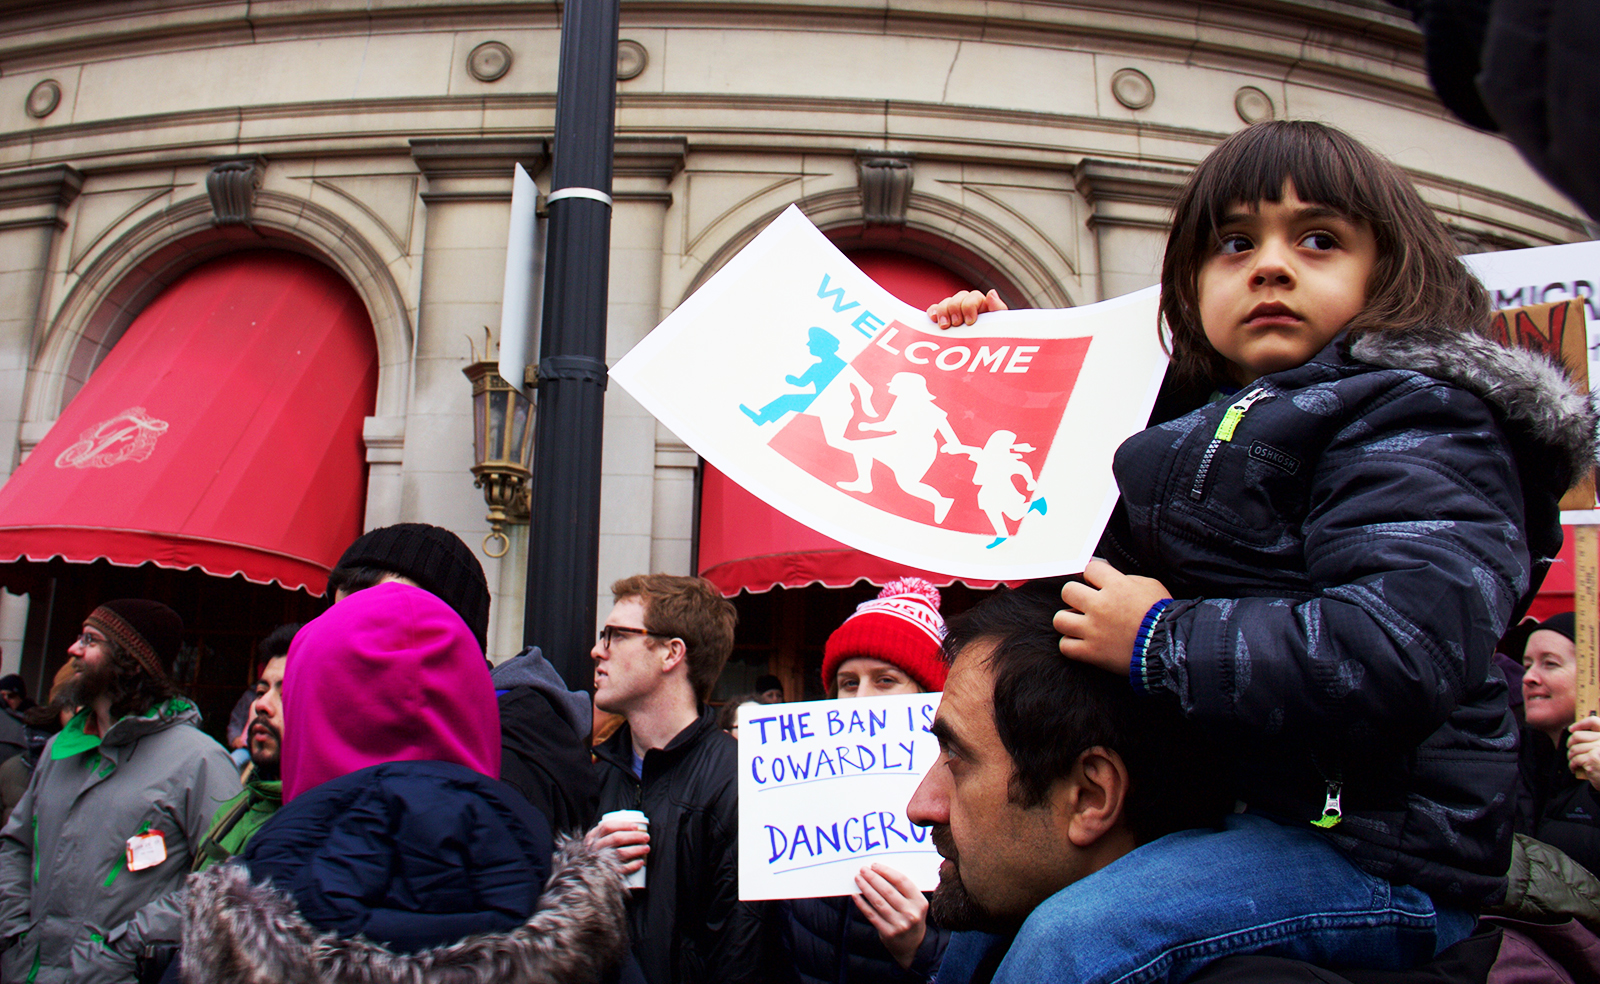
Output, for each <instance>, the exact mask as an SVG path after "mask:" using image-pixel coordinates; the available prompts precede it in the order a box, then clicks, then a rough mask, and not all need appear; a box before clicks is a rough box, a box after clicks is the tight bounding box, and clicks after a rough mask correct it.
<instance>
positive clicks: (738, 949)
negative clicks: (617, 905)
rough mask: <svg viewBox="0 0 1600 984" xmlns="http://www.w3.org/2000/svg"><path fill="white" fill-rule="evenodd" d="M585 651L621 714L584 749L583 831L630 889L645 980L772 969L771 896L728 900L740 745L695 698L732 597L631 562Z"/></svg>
mask: <svg viewBox="0 0 1600 984" xmlns="http://www.w3.org/2000/svg"><path fill="white" fill-rule="evenodd" d="M611 593H612V594H613V595H614V596H615V597H616V604H615V605H614V606H613V607H612V609H611V613H610V614H609V615H608V616H606V621H605V625H604V627H602V628H601V630H600V638H599V641H598V642H596V643H595V646H594V649H592V650H591V651H590V653H589V655H590V656H591V657H592V658H593V659H594V664H595V667H594V688H595V693H594V701H595V706H597V707H599V708H600V709H601V710H603V711H610V712H612V713H613V714H620V715H622V716H623V717H624V718H625V719H626V723H625V724H624V725H623V726H622V727H621V728H620V729H618V730H617V732H616V734H614V735H612V736H611V738H610V739H608V740H607V741H606V742H605V743H604V744H602V745H601V746H599V747H598V748H597V749H595V759H596V762H595V767H596V769H598V770H599V774H600V812H601V813H602V814H604V813H609V812H611V811H614V810H639V811H641V812H643V813H644V815H645V816H646V817H647V818H648V820H649V830H648V832H646V831H642V830H639V829H637V826H636V824H635V823H634V822H632V821H618V820H604V821H602V822H601V824H600V825H599V826H598V827H596V828H595V830H594V832H593V833H592V834H591V837H593V838H595V839H596V840H597V841H598V843H599V844H600V845H601V846H606V847H615V848H617V849H618V850H619V853H620V854H621V856H622V858H623V860H624V861H626V862H627V867H626V868H625V869H624V870H626V871H629V872H632V871H637V870H638V869H639V868H640V867H641V866H644V867H645V870H646V879H647V883H648V887H646V888H645V889H644V890H642V891H639V890H635V891H634V892H632V893H631V898H630V899H629V902H628V920H629V927H628V929H629V937H630V938H631V939H632V941H633V954H634V956H635V958H637V960H638V962H639V966H640V968H641V969H642V970H643V971H644V976H645V979H646V980H648V981H649V982H650V984H698V982H702V981H705V982H711V981H715V982H719V984H720V982H729V984H737V982H741V981H757V980H767V979H770V978H772V977H773V976H774V975H775V974H776V973H777V969H778V967H779V961H781V956H780V955H779V953H778V951H777V948H776V943H777V936H776V932H775V929H776V926H777V921H776V920H775V919H773V918H771V916H772V914H771V913H770V912H769V911H768V909H770V906H767V905H763V904H747V903H742V902H740V901H739V866H738V862H739V856H738V855H739V852H738V834H739V822H738V819H739V817H738V791H739V785H738V779H737V770H738V746H737V745H736V744H735V743H734V740H733V739H732V738H730V737H728V735H727V734H726V733H724V732H723V731H722V729H720V728H719V727H717V712H716V709H715V708H713V707H709V706H707V704H706V699H707V698H708V697H710V696H711V688H712V687H713V686H714V685H715V684H716V682H717V676H718V675H719V674H720V673H721V672H722V667H723V664H724V663H726V662H727V660H728V654H729V653H730V652H732V650H733V626H734V621H735V615H734V610H733V606H732V605H731V604H729V603H728V602H727V601H726V600H724V599H723V598H722V596H721V595H719V594H718V593H717V589H716V588H714V587H712V586H711V583H710V582H709V581H706V580H705V579H703V578H698V577H674V576H672V575H668V574H641V575H636V576H634V577H629V578H624V579H622V580H620V581H618V582H617V583H615V584H613V585H612V586H611Z"/></svg>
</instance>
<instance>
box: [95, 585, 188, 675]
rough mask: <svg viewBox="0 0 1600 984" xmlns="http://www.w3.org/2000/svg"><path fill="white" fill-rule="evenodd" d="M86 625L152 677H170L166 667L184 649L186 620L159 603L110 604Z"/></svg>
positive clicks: (121, 601) (122, 601)
mask: <svg viewBox="0 0 1600 984" xmlns="http://www.w3.org/2000/svg"><path fill="white" fill-rule="evenodd" d="M83 624H84V625H89V626H93V627H94V628H96V629H98V630H100V634H101V635H103V636H105V637H106V638H107V639H109V640H111V641H112V642H113V643H115V644H116V646H117V648H119V649H121V650H122V651H123V652H125V653H127V654H128V655H130V656H132V657H133V658H134V659H136V660H138V661H139V665H140V666H142V667H144V671H145V672H146V673H148V674H150V675H151V676H153V677H165V676H166V675H167V671H166V667H168V666H171V665H172V661H173V660H174V659H176V658H177V656H178V647H179V646H181V645H183V619H181V618H179V617H178V613H177V612H175V611H173V610H172V609H170V608H168V607H167V606H166V605H163V604H162V603H161V602H159V601H147V600H145V599H143V598H118V599H117V600H116V601H108V602H106V603H105V604H103V605H101V606H100V607H99V608H96V609H95V610H94V611H92V612H90V613H89V617H88V618H86V619H84V620H83Z"/></svg>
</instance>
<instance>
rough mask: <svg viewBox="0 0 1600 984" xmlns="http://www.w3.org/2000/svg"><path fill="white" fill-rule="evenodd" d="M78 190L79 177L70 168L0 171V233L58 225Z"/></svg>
mask: <svg viewBox="0 0 1600 984" xmlns="http://www.w3.org/2000/svg"><path fill="white" fill-rule="evenodd" d="M82 189H83V174H82V173H81V172H79V171H78V169H77V168H75V167H73V166H72V165H70V164H52V165H50V166H49V167H32V168H28V169H26V170H19V171H0V229H15V228H20V227H23V226H40V225H58V224H60V222H61V213H62V211H63V210H65V209H66V207H67V206H68V205H71V204H72V202H73V199H75V198H77V197H78V192H79V191H81V190H82Z"/></svg>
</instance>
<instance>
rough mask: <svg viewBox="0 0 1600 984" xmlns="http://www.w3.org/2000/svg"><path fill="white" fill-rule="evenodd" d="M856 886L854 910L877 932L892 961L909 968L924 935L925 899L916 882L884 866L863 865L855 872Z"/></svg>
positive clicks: (926, 906)
mask: <svg viewBox="0 0 1600 984" xmlns="http://www.w3.org/2000/svg"><path fill="white" fill-rule="evenodd" d="M856 887H857V888H858V889H860V892H859V893H857V895H856V896H855V901H856V908H858V909H860V910H861V914H862V915H864V916H866V917H867V922H870V923H871V924H872V928H873V929H876V930H877V931H878V938H879V939H880V940H882V941H883V946H884V949H886V950H888V951H889V955H890V956H891V957H894V959H895V962H896V963H898V964H899V965H900V966H901V968H902V969H904V968H909V967H910V966H911V961H912V960H913V959H914V958H915V957H916V955H917V947H919V946H921V945H922V938H923V937H924V936H926V935H927V933H928V899H927V897H926V896H924V895H923V894H922V891H921V890H920V889H918V888H917V883H916V882H914V881H912V880H911V879H910V878H908V877H907V876H906V875H904V874H903V873H901V872H899V871H896V870H895V869H893V868H891V867H889V866H888V865H886V864H868V865H863V866H862V868H861V870H860V871H858V872H856Z"/></svg>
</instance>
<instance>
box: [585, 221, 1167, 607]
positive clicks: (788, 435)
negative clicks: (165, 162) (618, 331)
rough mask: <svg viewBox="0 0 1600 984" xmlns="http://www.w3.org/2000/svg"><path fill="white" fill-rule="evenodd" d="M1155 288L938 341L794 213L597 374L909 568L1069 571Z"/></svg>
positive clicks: (1127, 425)
mask: <svg viewBox="0 0 1600 984" xmlns="http://www.w3.org/2000/svg"><path fill="white" fill-rule="evenodd" d="M1156 324H1157V313H1156V291H1155V289H1154V288H1151V289H1149V290H1145V291H1140V292H1138V293H1135V294H1130V295H1128V296H1126V297H1122V298H1118V299H1116V300H1113V301H1106V302H1102V303H1100V304H1093V305H1088V306H1085V307H1079V308H1071V309H1067V310H1051V311H1013V312H1003V313H996V314H990V315H985V316H984V317H983V318H981V319H980V320H979V323H978V324H977V325H974V326H970V327H967V328H961V329H955V330H952V331H944V332H941V331H939V330H938V329H937V328H936V327H934V325H933V324H932V323H931V322H929V320H928V318H927V316H926V315H925V314H924V312H922V311H920V310H918V309H916V308H913V307H911V306H910V305H908V304H905V303H904V302H902V301H900V300H898V299H896V298H895V297H894V296H893V295H892V294H890V293H888V292H887V291H886V290H884V289H883V288H881V287H879V286H878V285H877V284H875V283H873V281H872V280H871V279H870V278H868V277H867V276H866V275H865V274H863V273H862V272H861V271H859V270H857V269H856V268H855V267H854V266H853V265H851V263H850V262H849V260H847V259H846V258H845V257H844V255H843V254H842V253H840V252H839V251H838V249H836V248H835V247H834V246H833V244H832V243H830V242H828V240H827V237H825V236H823V235H822V233H821V232H819V231H818V230H817V229H816V227H814V226H813V225H811V223H810V222H808V221H807V220H806V218H805V217H804V216H803V215H802V214H801V213H800V211H799V210H798V209H796V208H793V207H791V208H790V209H789V210H788V211H786V212H784V213H783V214H782V215H781V216H779V217H778V218H777V219H776V220H775V221H773V223H772V224H771V225H770V226H768V227H767V229H766V230H764V231H763V232H762V233H761V234H760V235H759V236H757V237H756V238H755V239H754V240H753V241H752V242H751V243H750V245H748V246H746V247H745V248H744V249H743V250H742V251H741V252H740V253H739V255H738V256H736V257H734V258H733V259H732V260H730V261H729V262H728V264H727V265H726V266H725V267H723V269H722V270H720V271H718V273H717V274H716V276H714V277H712V278H711V279H710V280H709V281H707V282H706V284H705V285H704V286H702V287H701V288H700V290H698V291H696V292H695V294H694V295H693V296H692V297H690V298H689V299H688V300H687V301H685V302H684V303H683V304H682V305H681V306H679V308H678V309H677V310H676V311H675V312H673V313H672V315H671V316H669V317H668V318H667V319H666V320H665V321H663V322H662V323H661V324H660V325H659V326H658V327H657V328H656V330H655V331H653V332H652V333H651V334H650V335H649V336H648V337H646V338H645V339H644V340H643V341H642V342H640V343H639V344H638V345H637V346H635V347H634V349H633V351H631V352H630V353H629V354H628V355H627V357H626V358H624V359H623V360H622V361H621V362H619V363H618V364H617V365H616V366H615V367H614V368H613V369H612V370H611V378H612V379H614V380H616V381H617V382H618V383H619V384H620V385H621V386H622V387H623V388H625V389H626V390H627V391H628V393H629V394H630V395H632V396H633V397H634V398H635V399H636V400H638V401H639V402H640V403H641V404H642V405H643V406H644V407H645V409H647V410H649V411H650V412H651V413H653V414H654V415H655V416H656V417H657V419H659V420H660V421H661V422H662V423H664V424H666V425H667V426H668V427H670V428H671V429H672V430H673V431H674V432H675V433H676V434H677V435H678V436H679V437H681V438H682V439H683V440H684V441H686V442H687V443H688V444H689V446H690V447H692V448H694V449H695V450H696V451H697V452H699V453H700V455H701V456H702V457H704V458H705V459H706V460H707V461H709V462H711V463H712V464H713V465H715V466H716V467H717V468H719V469H721V470H722V471H723V472H724V473H725V474H727V475H728V476H729V477H730V478H732V479H733V480H734V481H736V482H738V483H739V484H740V485H742V486H744V487H745V488H746V489H748V490H749V491H750V492H751V493H753V494H754V495H756V496H757V497H758V498H760V499H762V500H764V501H765V502H767V503H769V504H770V505H772V506H774V507H775V508H777V509H778V510H779V511H781V512H783V513H785V514H787V515H789V516H791V517H793V518H794V519H796V520H798V521H800V522H802V523H805V524H806V525H807V526H810V527H811V528H812V529H815V530H817V531H818V532H820V533H823V534H826V535H827V536H830V537H833V538H834V539H836V540H839V541H841V542H843V543H846V544H849V545H850V546H852V547H855V548H857V549H859V550H864V551H866V552H868V553H871V554H874V555H876V556H879V557H886V558H888V559H890V560H894V561H897V562H899V563H903V564H907V565H909V566H911V567H915V568H920V569H923V570H930V571H936V572H938V573H941V574H952V575H956V576H959V577H973V578H986V579H992V580H1008V579H1014V578H1027V577H1042V576H1046V575H1050V574H1060V573H1070V572H1074V571H1079V570H1082V569H1083V567H1084V565H1085V564H1086V563H1087V562H1088V560H1089V557H1090V554H1091V552H1092V550H1093V548H1094V545H1095V543H1096V542H1097V541H1098V539H1099V537H1100V533H1101V531H1102V530H1103V529H1104V527H1105V523H1106V520H1107V519H1108V518H1109V517H1110V515H1111V509H1112V506H1113V505H1114V504H1115V501H1116V486H1115V483H1114V482H1113V480H1112V477H1111V457H1112V454H1113V453H1114V452H1115V450H1116V448H1117V445H1118V444H1120V443H1121V442H1122V440H1123V439H1124V438H1126V437H1128V436H1129V435H1130V434H1133V433H1134V432H1136V431H1138V430H1140V429H1141V428H1142V427H1143V426H1144V423H1145V420H1146V418H1147V417H1148V416H1149V412H1150V408H1151V406H1152V405H1153V403H1154V401H1155V395H1156V391H1157V389H1158V388H1159V386H1160V381H1161V374H1162V372H1163V371H1164V369H1165V367H1166V363H1167V357H1166V355H1165V353H1164V352H1163V351H1162V350H1161V347H1160V343H1159V339H1158V337H1157V333H1156Z"/></svg>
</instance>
